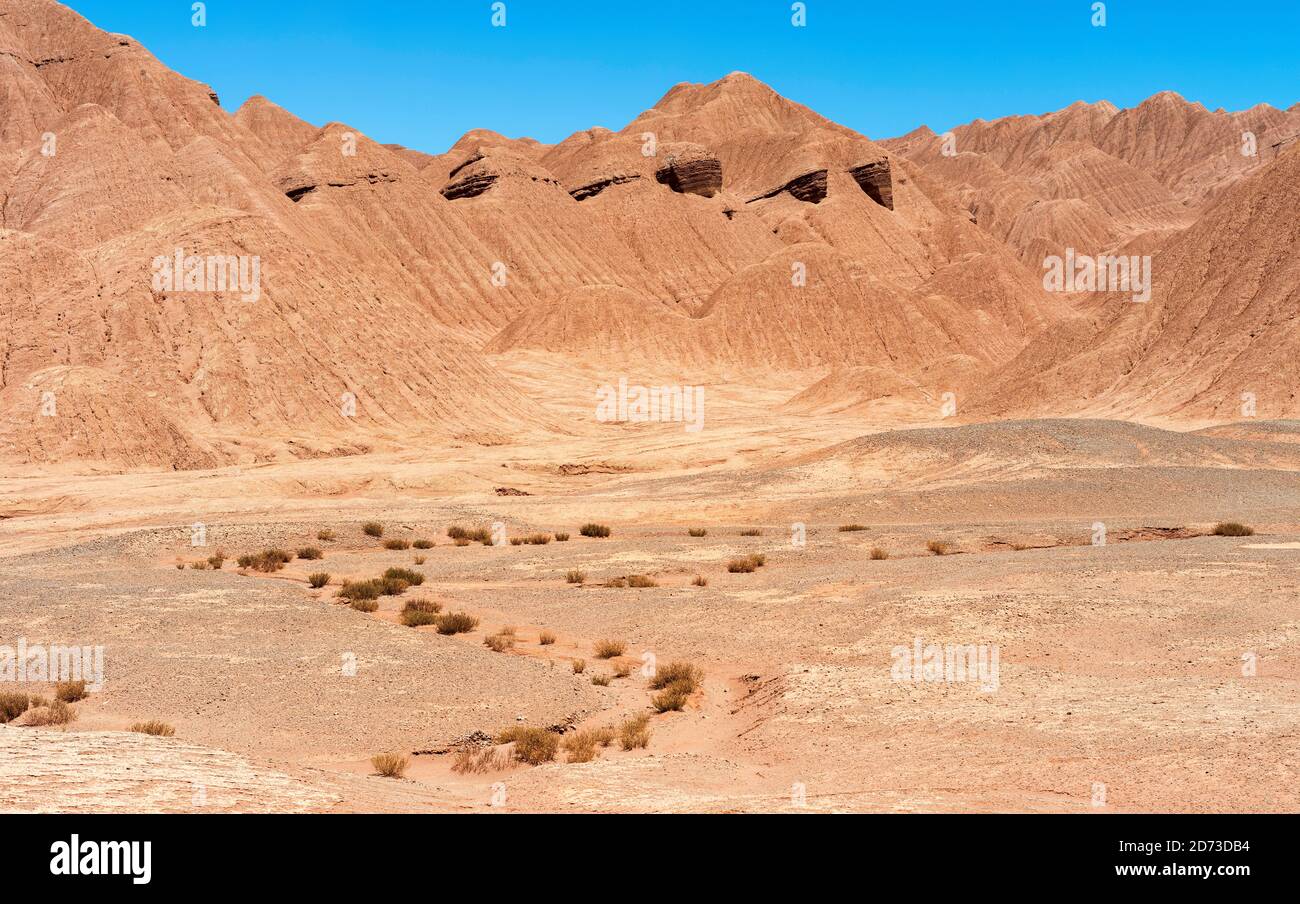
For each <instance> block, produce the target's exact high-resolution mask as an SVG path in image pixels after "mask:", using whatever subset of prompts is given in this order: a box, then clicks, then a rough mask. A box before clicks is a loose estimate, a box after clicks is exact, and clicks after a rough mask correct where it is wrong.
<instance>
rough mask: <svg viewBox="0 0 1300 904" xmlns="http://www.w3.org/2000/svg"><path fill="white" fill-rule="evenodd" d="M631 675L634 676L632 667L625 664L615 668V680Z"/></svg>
mask: <svg viewBox="0 0 1300 904" xmlns="http://www.w3.org/2000/svg"><path fill="white" fill-rule="evenodd" d="M631 674H632V666H630V665H626V664H624V665H617V666H615V667H614V677H615V678H626V677H627V676H628V675H631Z"/></svg>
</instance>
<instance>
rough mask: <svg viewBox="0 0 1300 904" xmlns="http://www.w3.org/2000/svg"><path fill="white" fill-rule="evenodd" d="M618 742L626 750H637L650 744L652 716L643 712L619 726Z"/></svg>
mask: <svg viewBox="0 0 1300 904" xmlns="http://www.w3.org/2000/svg"><path fill="white" fill-rule="evenodd" d="M618 742H619V745H620V746H621V747H622V748H623V749H624V750H636V749H638V748H645V747H649V746H650V716H649V714H648V713H641V714H640V715H636V716H633V717H632V718H630V719H628V720H627V721H625V722H624V723H623V724H622V725H620V726H619V727H618Z"/></svg>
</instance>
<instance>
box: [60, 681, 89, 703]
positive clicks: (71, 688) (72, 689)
mask: <svg viewBox="0 0 1300 904" xmlns="http://www.w3.org/2000/svg"><path fill="white" fill-rule="evenodd" d="M54 699H55V700H62V701H63V702H64V703H76V702H77V701H78V700H84V699H86V682H84V681H60V682H59V683H58V684H56V685H55V686H54Z"/></svg>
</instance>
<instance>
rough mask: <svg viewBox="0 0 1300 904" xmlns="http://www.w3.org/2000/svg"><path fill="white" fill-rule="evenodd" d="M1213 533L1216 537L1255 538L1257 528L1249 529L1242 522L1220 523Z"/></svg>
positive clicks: (1215, 526)
mask: <svg viewBox="0 0 1300 904" xmlns="http://www.w3.org/2000/svg"><path fill="white" fill-rule="evenodd" d="M1213 533H1214V536H1216V537H1253V536H1254V535H1255V528H1253V527H1248V526H1247V525H1245V524H1242V523H1241V522H1240V521H1220V522H1219V523H1218V524H1216V525H1214V532H1213Z"/></svg>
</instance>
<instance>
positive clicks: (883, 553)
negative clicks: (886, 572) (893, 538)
mask: <svg viewBox="0 0 1300 904" xmlns="http://www.w3.org/2000/svg"><path fill="white" fill-rule="evenodd" d="M871 558H872V559H874V560H875V561H877V562H883V561H884V560H885V559H888V558H889V551H888V550H885V549H881V548H880V547H879V546H877V547H875V548H874V549H872V550H871Z"/></svg>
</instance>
